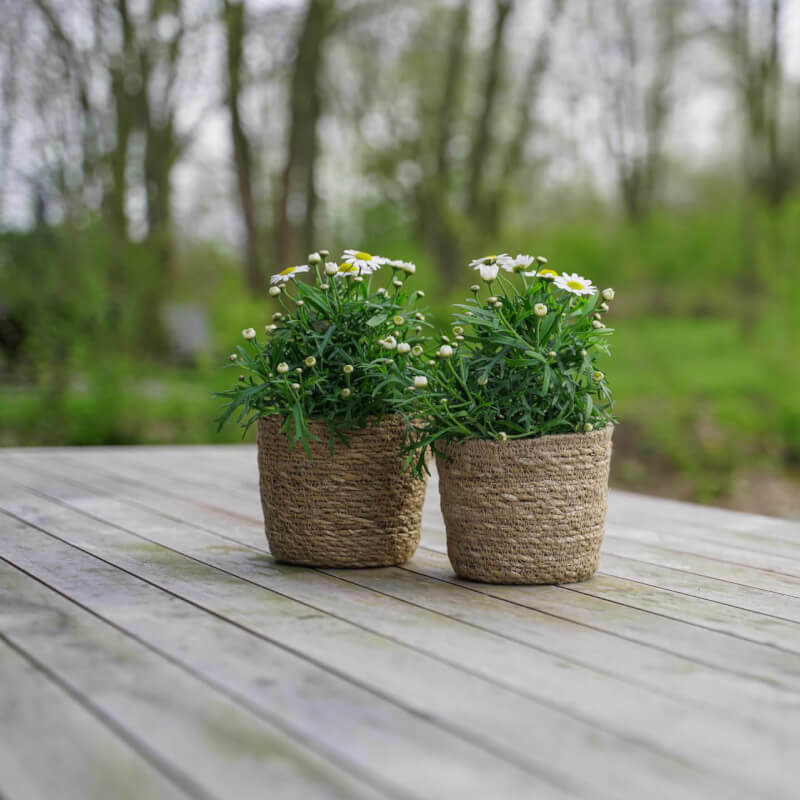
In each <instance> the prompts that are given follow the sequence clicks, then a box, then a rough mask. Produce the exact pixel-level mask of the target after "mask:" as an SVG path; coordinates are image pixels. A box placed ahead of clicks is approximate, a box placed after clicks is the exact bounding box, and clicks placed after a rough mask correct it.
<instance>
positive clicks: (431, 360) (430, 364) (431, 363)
mask: <svg viewBox="0 0 800 800" xmlns="http://www.w3.org/2000/svg"><path fill="white" fill-rule="evenodd" d="M435 364H436V362H435V361H434V360H433V359H432V358H429V359H428V366H429V367H432V366H434V365H435Z"/></svg>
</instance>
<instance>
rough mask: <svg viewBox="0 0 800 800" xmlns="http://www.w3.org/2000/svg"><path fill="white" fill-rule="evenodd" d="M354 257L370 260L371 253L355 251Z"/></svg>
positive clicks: (360, 259)
mask: <svg viewBox="0 0 800 800" xmlns="http://www.w3.org/2000/svg"><path fill="white" fill-rule="evenodd" d="M356 258H357V259H358V260H359V261H372V253H362V252H358V253H356Z"/></svg>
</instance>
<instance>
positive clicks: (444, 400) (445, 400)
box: [439, 397, 447, 406]
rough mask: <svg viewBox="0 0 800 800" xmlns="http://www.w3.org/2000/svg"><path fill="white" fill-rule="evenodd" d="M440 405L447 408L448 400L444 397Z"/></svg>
mask: <svg viewBox="0 0 800 800" xmlns="http://www.w3.org/2000/svg"><path fill="white" fill-rule="evenodd" d="M439 405H440V406H446V405H447V398H446V397H443V398H442V399H441V400H440V401H439Z"/></svg>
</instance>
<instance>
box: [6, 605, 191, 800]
mask: <svg viewBox="0 0 800 800" xmlns="http://www.w3.org/2000/svg"><path fill="white" fill-rule="evenodd" d="M0 620H2V621H0V630H2V629H7V628H9V627H11V626H14V627H22V626H30V627H39V628H47V627H52V626H53V625H57V624H58V619H57V618H56V617H55V614H54V611H53V610H52V609H49V608H44V607H41V606H31V605H27V604H25V603H24V602H22V601H21V600H20V599H11V600H7V601H5V602H3V603H2V604H0ZM0 720H2V723H1V724H0V796H3V797H7V798H8V799H9V800H23V799H24V800H34V799H35V798H41V799H42V800H49V798H54V797H59V798H64V800H106V799H107V798H109V797H114V798H120V800H135V798H141V797H153V798H155V797H158V798H164V800H179V799H180V798H183V800H186V798H188V797H190V795H189V794H187V793H186V792H185V791H184V789H182V788H180V787H179V785H178V784H176V783H174V782H173V781H172V780H170V778H168V777H167V776H166V775H165V774H164V773H162V772H160V771H159V770H158V769H157V768H156V767H155V766H154V765H153V764H152V763H151V762H149V761H147V760H146V759H145V758H143V757H142V755H141V754H140V753H138V752H137V751H136V750H134V749H133V748H132V747H131V746H130V745H129V744H128V743H126V742H125V741H124V740H123V739H122V738H120V737H119V736H118V735H117V733H116V732H115V731H113V730H112V729H111V728H110V727H108V726H107V725H105V724H104V723H103V722H101V721H100V720H98V718H97V717H95V716H94V715H92V714H91V713H90V712H89V711H88V710H87V709H86V708H85V707H84V706H83V705H81V704H80V703H79V702H78V701H77V700H75V699H74V698H73V697H70V695H69V694H67V693H66V692H65V691H64V690H63V689H62V688H61V687H60V686H58V685H57V683H55V682H54V681H52V680H51V679H50V678H48V677H47V675H46V674H45V672H43V671H42V670H41V669H39V668H38V667H37V666H35V665H34V664H33V663H31V662H30V661H29V660H28V659H26V658H25V657H24V656H22V655H21V654H20V653H18V652H17V651H16V650H15V649H14V648H12V647H11V646H10V645H9V644H8V643H7V642H6V641H5V639H4V637H3V636H2V635H0Z"/></svg>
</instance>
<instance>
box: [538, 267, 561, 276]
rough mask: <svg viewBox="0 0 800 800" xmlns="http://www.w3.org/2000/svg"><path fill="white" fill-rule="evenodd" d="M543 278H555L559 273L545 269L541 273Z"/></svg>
mask: <svg viewBox="0 0 800 800" xmlns="http://www.w3.org/2000/svg"><path fill="white" fill-rule="evenodd" d="M539 275H541V276H542V277H543V278H555V277H556V276H557V275H558V273H557V272H556V271H555V270H554V269H543V270H541V271H540V272H539Z"/></svg>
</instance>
